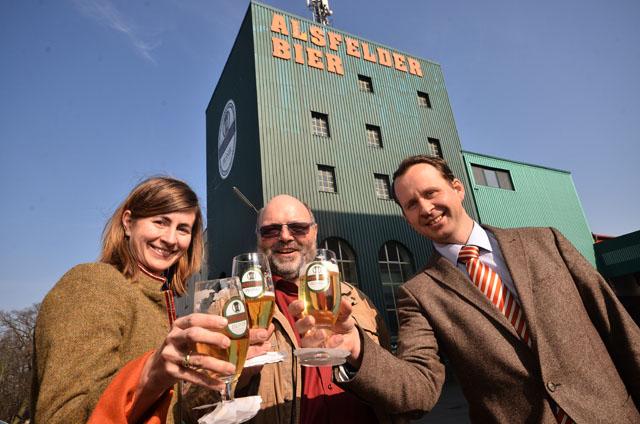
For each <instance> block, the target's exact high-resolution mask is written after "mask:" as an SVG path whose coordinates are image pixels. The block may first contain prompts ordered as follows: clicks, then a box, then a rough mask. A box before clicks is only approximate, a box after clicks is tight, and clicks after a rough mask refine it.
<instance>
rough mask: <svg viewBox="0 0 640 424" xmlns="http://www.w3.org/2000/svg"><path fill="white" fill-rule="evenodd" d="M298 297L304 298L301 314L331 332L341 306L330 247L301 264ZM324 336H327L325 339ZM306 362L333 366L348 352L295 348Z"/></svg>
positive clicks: (333, 255)
mask: <svg viewBox="0 0 640 424" xmlns="http://www.w3.org/2000/svg"><path fill="white" fill-rule="evenodd" d="M298 299H300V300H302V301H303V302H304V306H305V307H304V311H303V312H302V315H303V316H307V315H311V316H313V318H314V319H315V322H316V328H317V329H319V330H324V331H325V332H326V333H327V337H328V336H329V335H331V329H332V328H333V325H334V323H335V322H336V318H337V317H338V309H339V308H340V271H339V269H338V262H337V260H336V255H335V253H334V252H332V251H331V250H327V249H318V251H317V253H316V255H315V257H314V259H313V260H312V261H309V262H306V261H303V263H302V266H301V267H300V276H299V284H298ZM325 340H326V339H325ZM297 352H298V353H297V355H298V356H299V357H300V362H301V364H302V365H305V366H332V365H340V364H343V363H344V362H345V358H346V356H348V354H349V352H348V351H346V350H340V349H329V348H325V347H323V348H317V349H298V350H297Z"/></svg>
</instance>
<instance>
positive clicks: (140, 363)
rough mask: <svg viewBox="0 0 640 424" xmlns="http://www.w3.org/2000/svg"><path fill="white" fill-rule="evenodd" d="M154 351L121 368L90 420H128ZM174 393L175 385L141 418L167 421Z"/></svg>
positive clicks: (117, 423) (153, 423)
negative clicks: (145, 367) (146, 364)
mask: <svg viewBox="0 0 640 424" xmlns="http://www.w3.org/2000/svg"><path fill="white" fill-rule="evenodd" d="M153 352H154V351H150V352H147V353H146V354H144V355H143V356H141V357H140V358H137V359H134V360H133V361H131V362H129V363H128V364H127V365H125V366H124V368H122V369H121V370H120V372H118V374H117V375H116V376H115V378H114V379H113V380H111V383H109V385H108V386H107V389H106V390H105V391H104V393H103V394H102V396H101V397H100V400H99V401H98V405H96V408H95V409H94V410H93V413H92V414H91V418H90V419H89V422H88V424H102V423H111V424H127V417H128V416H129V412H130V411H131V407H132V406H133V402H134V400H135V398H134V394H135V392H136V388H137V387H138V380H140V375H141V374H142V369H143V368H144V364H145V362H146V361H147V359H148V358H149V356H151V355H152V354H153ZM172 396H173V389H168V390H167V391H165V392H164V393H163V394H162V396H160V398H159V399H158V400H157V401H156V402H155V403H154V404H153V406H152V407H151V408H150V410H149V411H147V413H146V414H145V416H144V418H143V419H142V420H141V422H142V423H144V424H163V423H165V422H166V421H167V412H168V410H169V405H170V403H171V397H172Z"/></svg>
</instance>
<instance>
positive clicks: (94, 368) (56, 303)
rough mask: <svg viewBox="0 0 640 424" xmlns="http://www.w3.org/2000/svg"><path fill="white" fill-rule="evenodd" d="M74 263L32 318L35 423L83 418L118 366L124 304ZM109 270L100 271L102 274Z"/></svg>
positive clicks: (126, 314) (127, 318) (116, 292)
mask: <svg viewBox="0 0 640 424" xmlns="http://www.w3.org/2000/svg"><path fill="white" fill-rule="evenodd" d="M89 271H95V270H94V269H92V270H87V269H86V267H84V268H83V266H78V267H76V268H74V269H72V270H71V271H69V272H68V273H67V274H66V275H65V276H64V277H62V279H61V280H60V281H59V282H58V284H56V286H55V287H54V288H53V289H52V290H51V291H50V292H49V294H48V295H47V296H46V297H45V299H44V301H43V303H42V306H41V309H40V313H39V315H38V318H37V322H36V329H35V352H34V358H35V359H34V360H35V367H34V372H36V373H37V376H36V378H35V381H34V383H35V384H36V387H35V389H34V392H35V399H33V401H35V405H36V406H35V417H34V418H35V420H34V421H35V422H37V423H39V424H44V423H47V424H57V423H61V424H62V423H65V424H66V423H79V422H86V421H87V420H88V419H89V416H90V415H91V412H92V411H93V409H94V408H95V406H96V404H97V403H98V400H99V399H100V396H101V395H102V393H103V392H104V391H105V389H106V388H107V386H108V385H109V383H110V382H111V380H112V379H113V378H114V376H115V375H116V374H117V373H118V371H119V370H120V368H121V367H122V361H121V359H120V355H119V351H120V347H121V346H120V345H121V342H122V334H123V333H124V332H125V331H126V330H125V327H126V325H127V323H128V321H130V319H131V313H130V312H129V309H128V307H129V303H128V302H127V299H126V295H123V293H122V292H120V291H119V288H117V287H105V286H104V285H103V284H101V283H100V280H103V279H104V277H103V276H100V275H96V274H99V273H95V272H89ZM108 271H109V270H108V269H107V270H105V272H108Z"/></svg>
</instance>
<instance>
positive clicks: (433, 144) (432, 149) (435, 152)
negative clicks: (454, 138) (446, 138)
mask: <svg viewBox="0 0 640 424" xmlns="http://www.w3.org/2000/svg"><path fill="white" fill-rule="evenodd" d="M427 142H428V143H429V156H437V157H439V158H441V157H442V150H441V149H440V140H438V139H437V138H431V137H428V138H427Z"/></svg>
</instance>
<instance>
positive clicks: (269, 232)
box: [258, 222, 314, 238]
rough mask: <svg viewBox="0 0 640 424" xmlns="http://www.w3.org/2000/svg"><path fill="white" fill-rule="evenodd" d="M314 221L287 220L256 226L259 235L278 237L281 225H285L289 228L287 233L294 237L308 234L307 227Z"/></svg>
mask: <svg viewBox="0 0 640 424" xmlns="http://www.w3.org/2000/svg"><path fill="white" fill-rule="evenodd" d="M313 224H314V222H289V223H288V224H271V225H264V226H262V227H260V228H258V232H259V233H260V236H262V237H263V238H276V237H280V233H282V227H284V226H285V225H286V226H287V228H288V229H289V233H290V234H291V235H292V236H294V237H302V236H306V235H307V234H309V229H310V228H311V226H312V225H313Z"/></svg>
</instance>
